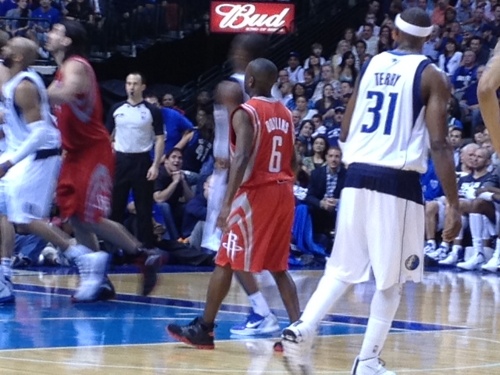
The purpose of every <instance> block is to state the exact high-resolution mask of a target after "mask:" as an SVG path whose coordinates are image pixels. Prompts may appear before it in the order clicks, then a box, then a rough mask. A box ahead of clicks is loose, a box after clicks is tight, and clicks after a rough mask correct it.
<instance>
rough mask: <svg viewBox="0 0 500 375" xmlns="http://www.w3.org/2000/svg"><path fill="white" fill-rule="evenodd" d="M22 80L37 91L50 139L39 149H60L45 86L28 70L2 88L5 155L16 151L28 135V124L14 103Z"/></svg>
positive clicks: (36, 75)
mask: <svg viewBox="0 0 500 375" xmlns="http://www.w3.org/2000/svg"><path fill="white" fill-rule="evenodd" d="M24 80H29V81H31V82H33V83H34V84H35V85H36V87H37V89H38V94H39V96H40V101H41V113H42V120H43V122H44V126H45V128H46V132H47V134H48V135H49V137H50V138H49V140H48V141H47V142H46V143H45V144H44V145H42V146H40V149H52V148H59V147H61V135H60V133H59V130H58V129H57V127H56V126H55V124H54V120H53V118H52V116H51V114H50V104H49V98H48V96H47V90H46V88H45V84H44V83H43V81H42V78H41V77H40V76H39V75H38V73H36V72H35V71H34V70H31V69H28V70H24V71H22V72H19V73H18V74H16V75H15V76H14V77H12V78H11V79H10V80H9V81H7V82H6V83H5V84H4V85H3V88H2V93H3V97H4V105H5V126H4V127H3V130H4V133H5V139H6V141H7V150H6V153H11V152H14V151H16V150H17V149H18V148H19V146H21V144H22V143H23V142H24V141H25V140H26V138H27V137H28V135H29V134H30V129H29V125H28V123H27V122H26V120H25V119H24V116H23V114H22V113H20V112H19V108H18V107H17V106H16V105H15V103H14V95H15V92H16V88H17V86H18V85H19V84H20V83H21V82H22V81H24Z"/></svg>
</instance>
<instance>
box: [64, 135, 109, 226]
mask: <svg viewBox="0 0 500 375" xmlns="http://www.w3.org/2000/svg"><path fill="white" fill-rule="evenodd" d="M114 165H115V161H114V155H113V152H112V150H111V145H109V144H107V143H106V144H100V145H98V146H94V147H93V148H91V149H89V150H85V151H81V152H78V153H74V152H68V153H67V154H66V156H65V157H64V159H63V163H62V167H61V174H60V176H59V183H58V185H57V204H58V206H59V209H60V211H61V216H62V218H63V219H69V218H70V217H73V216H76V217H77V218H78V219H80V220H82V221H83V222H87V223H96V222H98V221H99V220H100V219H101V218H103V217H107V216H108V215H109V213H110V208H111V194H112V189H113V171H114Z"/></svg>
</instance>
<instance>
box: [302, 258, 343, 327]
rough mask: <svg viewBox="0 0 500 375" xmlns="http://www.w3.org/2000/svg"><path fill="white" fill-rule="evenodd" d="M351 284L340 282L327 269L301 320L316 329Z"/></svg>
mask: <svg viewBox="0 0 500 375" xmlns="http://www.w3.org/2000/svg"><path fill="white" fill-rule="evenodd" d="M350 286H351V284H349V283H346V282H343V281H340V280H338V279H337V278H336V277H334V275H333V272H332V271H329V268H328V266H327V268H326V269H325V274H324V275H323V277H322V278H321V280H320V281H319V284H318V286H317V288H316V290H315V291H314V293H313V295H312V296H311V298H310V299H309V302H307V306H306V308H305V309H304V312H303V313H302V315H301V317H300V320H302V321H303V322H304V323H305V324H307V325H309V326H310V327H311V328H313V329H316V328H317V327H318V325H319V323H320V321H321V320H322V319H323V318H324V317H325V315H326V314H327V313H328V311H329V310H330V309H331V308H332V307H333V306H334V305H335V303H336V302H337V301H338V300H339V299H340V297H342V296H343V295H344V293H345V292H346V291H347V289H348V288H349V287H350Z"/></svg>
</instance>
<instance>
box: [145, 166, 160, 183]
mask: <svg viewBox="0 0 500 375" xmlns="http://www.w3.org/2000/svg"><path fill="white" fill-rule="evenodd" d="M156 177H158V167H157V166H156V165H152V166H151V167H149V169H148V173H147V174H146V179H147V180H148V181H154V180H156Z"/></svg>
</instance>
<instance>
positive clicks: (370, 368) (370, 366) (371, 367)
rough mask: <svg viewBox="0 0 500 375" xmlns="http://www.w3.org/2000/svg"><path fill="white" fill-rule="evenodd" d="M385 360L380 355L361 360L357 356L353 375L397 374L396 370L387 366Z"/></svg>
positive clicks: (352, 371)
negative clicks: (391, 369) (390, 369)
mask: <svg viewBox="0 0 500 375" xmlns="http://www.w3.org/2000/svg"><path fill="white" fill-rule="evenodd" d="M384 366H385V363H384V361H382V360H381V359H380V358H379V357H375V358H370V359H365V360H363V361H362V360H360V359H359V357H356V359H355V361H354V365H353V366H352V370H351V374H352V375H396V373H395V372H392V371H388V370H387V369H386V368H385V367H384Z"/></svg>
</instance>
